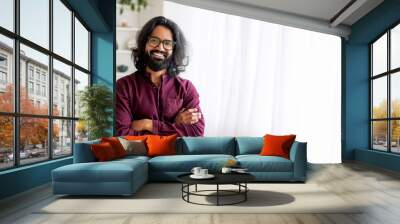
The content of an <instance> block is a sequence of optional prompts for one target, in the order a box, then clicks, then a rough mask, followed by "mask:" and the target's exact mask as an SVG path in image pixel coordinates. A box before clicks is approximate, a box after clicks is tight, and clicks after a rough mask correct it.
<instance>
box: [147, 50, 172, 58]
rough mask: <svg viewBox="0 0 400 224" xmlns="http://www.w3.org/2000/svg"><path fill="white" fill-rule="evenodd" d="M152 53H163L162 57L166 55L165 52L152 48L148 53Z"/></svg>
mask: <svg viewBox="0 0 400 224" xmlns="http://www.w3.org/2000/svg"><path fill="white" fill-rule="evenodd" d="M153 53H159V54H162V55H164V57H167V56H168V54H167V52H164V51H159V50H152V51H150V55H151V54H153Z"/></svg>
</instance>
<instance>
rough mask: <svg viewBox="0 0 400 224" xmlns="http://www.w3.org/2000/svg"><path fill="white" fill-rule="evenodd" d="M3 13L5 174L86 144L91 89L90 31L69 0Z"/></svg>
mask: <svg viewBox="0 0 400 224" xmlns="http://www.w3.org/2000/svg"><path fill="white" fill-rule="evenodd" d="M17 3H18V4H17ZM0 8H2V13H0V171H1V170H5V169H12V168H15V167H19V166H23V165H27V164H33V163H38V162H43V161H47V160H52V159H58V158H62V157H67V156H71V155H72V152H73V144H74V143H75V142H77V141H85V140H86V139H87V129H86V126H85V124H84V123H79V122H78V120H79V117H80V111H79V108H78V107H77V105H79V100H80V99H79V92H80V91H82V90H83V89H84V88H85V87H86V86H88V85H90V77H91V71H90V47H91V46H90V41H89V40H90V35H91V34H90V31H89V29H88V27H87V26H86V25H85V24H84V23H83V22H82V20H81V19H80V18H79V15H77V14H76V13H75V12H74V11H73V10H72V8H71V7H70V6H69V5H68V4H67V2H65V1H64V0H35V1H31V0H1V1H0ZM4 12H7V13H4ZM37 12H41V13H39V14H38V13H37ZM45 12H48V13H45ZM17 16H19V18H17ZM15 21H18V23H15Z"/></svg>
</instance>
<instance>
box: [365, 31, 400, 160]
mask: <svg viewBox="0 0 400 224" xmlns="http://www.w3.org/2000/svg"><path fill="white" fill-rule="evenodd" d="M399 40H400V25H397V26H395V27H394V28H392V29H389V30H388V31H386V32H385V33H384V34H383V35H381V36H380V37H379V38H378V39H377V40H375V41H374V42H373V43H371V45H370V51H371V78H370V80H371V148H372V149H374V150H380V151H385V152H392V153H400V44H399Z"/></svg>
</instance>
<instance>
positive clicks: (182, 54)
mask: <svg viewBox="0 0 400 224" xmlns="http://www.w3.org/2000/svg"><path fill="white" fill-rule="evenodd" d="M160 25H161V26H164V27H166V28H168V29H169V30H171V32H172V36H173V41H174V42H175V45H174V49H173V52H172V55H171V57H172V60H171V63H170V65H169V67H168V69H167V70H168V74H169V75H172V76H176V75H179V73H181V72H183V71H185V67H186V66H187V65H188V63H189V60H188V57H187V55H186V47H187V46H186V39H185V37H184V36H183V32H182V30H181V29H180V28H179V27H178V25H176V23H174V22H173V21H171V20H170V19H167V18H165V17H163V16H158V17H154V18H153V19H151V20H150V21H148V22H147V23H146V24H145V25H144V26H143V28H142V30H141V31H140V32H139V34H138V35H137V39H136V43H137V47H136V48H134V49H133V50H132V58H133V63H134V64H135V67H136V69H137V70H138V71H145V69H146V60H145V58H146V55H145V54H146V51H145V49H146V43H147V41H148V38H149V36H150V35H151V33H152V32H153V30H154V28H155V27H156V26H160Z"/></svg>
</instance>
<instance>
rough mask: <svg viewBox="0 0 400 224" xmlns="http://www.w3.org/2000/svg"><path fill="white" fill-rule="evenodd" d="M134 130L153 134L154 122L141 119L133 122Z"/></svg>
mask: <svg viewBox="0 0 400 224" xmlns="http://www.w3.org/2000/svg"><path fill="white" fill-rule="evenodd" d="M132 128H133V130H135V131H150V132H153V121H152V120H150V119H141V120H136V121H133V122H132Z"/></svg>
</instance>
